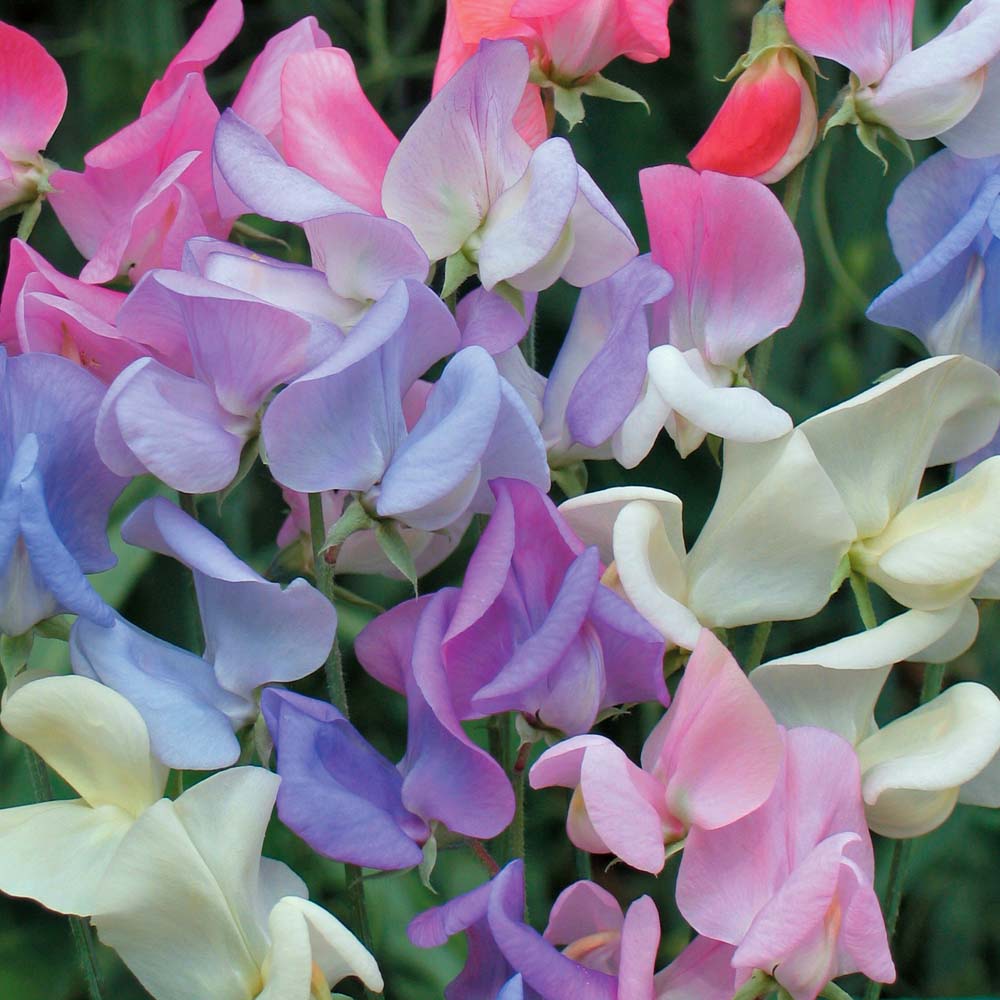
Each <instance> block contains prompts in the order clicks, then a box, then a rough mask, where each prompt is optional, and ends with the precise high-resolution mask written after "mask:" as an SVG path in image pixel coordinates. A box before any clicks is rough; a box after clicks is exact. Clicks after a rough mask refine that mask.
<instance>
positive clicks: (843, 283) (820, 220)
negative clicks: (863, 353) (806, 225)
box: [812, 142, 871, 313]
mask: <svg viewBox="0 0 1000 1000" xmlns="http://www.w3.org/2000/svg"><path fill="white" fill-rule="evenodd" d="M832 148H833V147H832V146H831V144H830V143H829V142H824V143H823V144H822V146H821V147H820V150H819V153H818V154H817V155H816V178H815V180H814V182H813V189H812V210H813V221H814V222H815V224H816V238H817V239H818V240H819V247H820V250H821V251H822V252H823V260H824V261H825V262H826V266H827V269H828V270H829V271H830V274H831V276H832V277H833V280H834V281H835V282H836V284H837V287H838V288H839V289H840V290H841V292H843V294H844V296H845V297H846V298H847V299H848V301H849V302H850V303H851V304H852V305H853V306H854V307H855V308H856V309H857V310H858V311H859V312H862V313H863V312H864V311H865V310H866V309H867V308H868V304H869V302H870V301H871V299H870V298H869V297H868V296H867V295H865V293H864V292H863V291H862V289H861V288H860V286H859V285H858V283H857V282H856V281H855V280H854V279H853V278H852V277H851V275H850V274H849V273H848V270H847V268H846V267H844V262H843V261H842V260H841V259H840V254H839V253H838V252H837V243H836V240H834V238H833V229H832V228H831V227H830V215H829V213H828V212H827V207H826V179H827V176H828V175H829V173H830V156H831V153H832Z"/></svg>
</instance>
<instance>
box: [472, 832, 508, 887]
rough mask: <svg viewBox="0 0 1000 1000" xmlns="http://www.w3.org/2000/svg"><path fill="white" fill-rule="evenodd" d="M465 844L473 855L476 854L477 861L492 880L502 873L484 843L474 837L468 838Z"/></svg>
mask: <svg viewBox="0 0 1000 1000" xmlns="http://www.w3.org/2000/svg"><path fill="white" fill-rule="evenodd" d="M465 842H466V843H467V844H468V845H469V848H470V850H471V851H472V853H473V854H475V856H476V860H477V861H478V862H479V863H480V864H481V865H482V866H483V867H484V868H485V869H486V871H487V874H488V875H489V876H490V878H493V876H494V875H496V873H497V872H498V871H500V866H499V865H498V864H497V863H496V861H495V860H494V859H493V855H492V854H490V852H489V851H487V850H486V848H485V847H484V846H483V842H482V841H481V840H476V839H475V838H474V837H466V838H465Z"/></svg>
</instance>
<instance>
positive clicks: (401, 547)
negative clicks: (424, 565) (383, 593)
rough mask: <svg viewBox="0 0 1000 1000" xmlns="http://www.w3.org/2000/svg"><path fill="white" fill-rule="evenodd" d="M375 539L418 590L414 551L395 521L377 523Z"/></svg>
mask: <svg viewBox="0 0 1000 1000" xmlns="http://www.w3.org/2000/svg"><path fill="white" fill-rule="evenodd" d="M375 540H376V541H377V542H378V544H379V548H380V549H381V550H382V551H383V552H384V553H385V555H386V558H387V559H388V560H389V562H391V563H392V564H393V566H395V567H396V569H398V570H399V572H400V573H402V574H403V576H405V577H406V579H407V580H409V581H410V583H411V585H412V586H413V593H414V594H416V592H417V567H416V566H415V565H414V563H413V553H412V552H411V551H410V549H409V547H408V546H407V544H406V542H405V541H403V536H402V535H401V534H400V533H399V528H398V527H397V526H396V522H395V521H379V522H378V523H377V524H376V525H375Z"/></svg>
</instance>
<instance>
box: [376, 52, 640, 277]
mask: <svg viewBox="0 0 1000 1000" xmlns="http://www.w3.org/2000/svg"><path fill="white" fill-rule="evenodd" d="M527 81H528V54H527V52H526V51H525V49H524V46H523V45H521V44H520V43H519V42H516V41H504V42H485V41H484V42H483V43H482V44H481V46H480V49H479V52H478V53H477V54H476V55H475V56H474V57H473V58H472V59H470V60H469V61H468V63H466V64H465V65H464V66H463V67H462V69H461V70H459V72H458V73H456V74H455V76H454V77H453V78H452V79H451V80H450V81H449V82H448V84H447V85H446V86H445V87H444V89H442V90H441V92H440V93H439V94H438V95H437V96H436V97H435V98H433V100H432V101H431V103H430V104H429V105H428V106H427V108H426V109H425V110H424V111H423V113H422V114H421V115H420V117H419V118H418V119H417V120H416V121H415V122H414V123H413V125H412V126H411V127H410V130H409V131H408V132H407V133H406V135H405V136H404V137H403V139H402V141H401V142H400V144H399V148H398V149H397V150H396V152H395V153H394V154H393V156H392V159H391V160H390V161H389V165H388V167H387V169H386V172H385V179H384V181H383V184H382V207H383V209H384V211H385V214H386V215H387V216H388V217H389V218H390V219H395V220H396V221H398V222H402V223H403V224H404V225H405V226H406V227H407V228H408V229H409V230H410V231H411V232H412V233H413V235H414V236H415V237H416V239H417V242H418V243H419V244H420V246H421V247H423V249H424V251H425V252H426V253H427V256H428V257H430V258H431V259H432V260H443V259H445V258H452V261H451V264H450V267H452V268H455V269H456V271H457V273H458V275H459V276H461V277H464V276H466V275H468V274H471V273H473V272H478V274H479V278H480V281H481V282H482V284H483V286H484V287H485V288H487V289H492V288H493V287H494V286H495V285H497V284H498V283H499V282H501V281H505V282H507V283H508V284H509V285H511V286H513V287H514V288H517V289H519V290H521V291H524V292H528V291H540V290H541V289H543V288H547V287H548V286H549V285H551V284H552V283H553V282H554V281H555V280H556V279H557V278H559V277H562V278H563V279H564V280H565V281H568V282H569V283H570V284H574V285H578V286H583V285H589V284H592V283H593V282H595V281H599V280H600V279H601V278H604V277H607V276H608V275H609V274H611V273H612V272H614V271H616V270H617V269H618V268H619V267H621V266H622V265H623V264H625V263H626V262H627V261H629V260H630V259H631V258H632V257H634V256H635V255H636V253H637V249H636V245H635V241H634V240H633V239H632V236H631V234H630V233H629V231H628V229H627V227H626V226H625V223H624V222H623V221H622V220H621V218H620V217H619V216H618V213H617V212H616V211H615V210H614V208H613V207H612V206H611V204H610V203H609V202H608V200H607V199H606V198H605V197H604V195H603V194H601V192H600V191H599V190H598V188H597V186H596V185H595V184H594V182H593V180H591V178H590V176H589V175H588V174H587V173H586V172H585V171H584V170H583V169H582V168H581V167H579V166H578V165H577V163H576V160H575V159H574V157H573V152H572V150H571V149H570V147H569V144H568V143H567V142H566V141H565V140H564V139H550V140H548V141H546V142H544V143H542V144H541V145H540V146H539V147H538V148H537V149H535V150H534V151H532V149H531V147H530V146H529V145H528V144H527V143H526V142H525V141H524V140H523V139H522V138H521V136H520V135H518V133H517V130H516V128H515V125H514V116H515V113H516V111H517V107H518V103H519V101H520V100H521V95H522V94H523V93H524V87H525V84H526V83H527ZM455 280H456V281H457V280H458V279H455Z"/></svg>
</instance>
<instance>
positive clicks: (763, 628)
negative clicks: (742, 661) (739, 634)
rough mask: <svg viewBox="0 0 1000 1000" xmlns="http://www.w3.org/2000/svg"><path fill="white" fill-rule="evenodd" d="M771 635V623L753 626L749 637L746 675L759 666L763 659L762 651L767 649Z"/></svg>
mask: <svg viewBox="0 0 1000 1000" xmlns="http://www.w3.org/2000/svg"><path fill="white" fill-rule="evenodd" d="M770 635H771V623H770V622H761V623H760V624H759V625H755V626H754V629H753V635H752V636H751V637H750V651H749V652H748V653H747V673H749V672H750V671H751V670H753V669H754V668H755V667H759V666H760V661H761V660H763V659H764V650H765V649H766V648H767V640H768V638H769V637H770Z"/></svg>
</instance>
